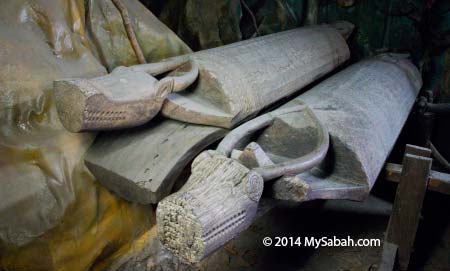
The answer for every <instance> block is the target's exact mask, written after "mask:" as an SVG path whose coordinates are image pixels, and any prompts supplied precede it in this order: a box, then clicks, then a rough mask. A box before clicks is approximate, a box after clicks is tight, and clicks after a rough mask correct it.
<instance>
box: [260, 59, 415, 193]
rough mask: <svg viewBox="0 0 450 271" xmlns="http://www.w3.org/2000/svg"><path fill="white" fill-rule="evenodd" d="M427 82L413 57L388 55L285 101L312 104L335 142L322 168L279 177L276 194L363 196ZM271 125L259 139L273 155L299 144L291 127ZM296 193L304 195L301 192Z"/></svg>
mask: <svg viewBox="0 0 450 271" xmlns="http://www.w3.org/2000/svg"><path fill="white" fill-rule="evenodd" d="M421 85H422V81H421V76H420V73H419V72H418V70H417V69H416V68H415V67H414V65H413V64H412V63H411V62H410V61H408V60H407V59H404V58H402V57H400V56H397V55H382V56H377V57H375V58H372V59H369V60H365V61H362V62H360V63H357V64H355V65H352V66H350V67H349V68H347V69H345V70H343V71H342V72H340V73H338V74H336V75H334V76H332V77H331V78H329V79H327V80H325V81H324V82H322V83H320V84H319V85H317V86H315V87H314V88H312V89H311V90H309V91H308V92H306V93H304V94H302V95H300V96H298V97H297V98H295V99H293V100H292V101H291V102H289V103H287V104H286V105H284V106H283V108H284V107H289V106H294V105H297V104H306V105H308V106H310V107H311V109H312V110H313V111H314V113H315V114H316V115H317V117H318V118H319V120H320V121H321V122H322V123H324V124H326V125H327V127H328V130H329V133H330V142H331V143H330V151H329V152H328V155H327V157H326V158H325V160H324V162H323V163H322V164H321V165H320V166H319V167H317V168H315V169H314V170H310V171H308V172H304V173H302V174H299V175H298V176H297V177H298V179H300V180H302V182H300V181H298V180H297V179H295V178H294V179H292V180H289V179H286V178H283V179H280V180H277V181H275V183H274V186H273V187H272V189H273V190H274V191H273V195H274V196H275V197H276V198H279V199H284V200H295V201H297V200H300V201H303V200H309V199H310V198H316V197H318V196H321V195H322V196H323V197H326V198H333V196H334V198H335V199H342V198H344V199H354V200H361V199H363V198H364V197H365V196H367V195H368V192H369V191H370V189H371V188H372V186H373V185H374V183H375V181H376V179H377V176H378V175H379V173H380V171H381V169H382V168H383V165H384V163H385V160H386V158H387V157H388V155H389V153H390V151H391V149H392V147H393V146H394V144H395V142H396V140H397V137H398V135H399V133H400V131H401V129H402V127H403V125H404V123H405V121H406V118H407V117H408V115H409V112H410V110H411V108H412V106H413V104H414V101H415V97H416V95H417V93H418V92H419V89H420V87H421ZM380 108H383V110H380ZM293 123H295V122H293ZM271 129H272V130H273V131H269V130H270V129H267V130H266V131H265V132H264V133H263V134H262V135H261V136H260V138H262V139H264V140H259V141H258V140H256V142H258V143H259V144H260V145H261V147H262V148H263V149H264V150H266V151H267V152H268V153H271V152H273V150H276V151H277V152H278V153H284V154H288V153H289V151H290V149H294V148H295V147H296V146H295V143H296V142H297V141H292V142H295V143H289V141H290V140H289V137H288V136H287V135H284V133H287V134H292V132H291V131H290V132H283V133H279V132H278V131H280V130H283V131H286V128H285V127H283V128H281V127H275V126H273V128H271ZM283 135H284V136H283ZM283 137H284V138H283ZM299 138H300V137H299ZM280 145H281V146H280ZM298 145H299V144H298ZM283 146H287V147H283ZM269 156H270V155H269ZM305 184H306V185H310V184H314V185H316V184H317V188H314V187H308V189H306V188H305ZM319 184H323V185H324V186H323V187H322V186H319ZM328 185H329V186H328ZM327 186H328V188H326V187H327ZM293 187H295V188H293ZM362 188H363V189H362ZM345 189H348V193H347V194H345ZM293 191H299V193H300V194H299V195H298V196H295V195H294V194H293V193H292V192H293ZM286 192H289V193H287V194H286ZM303 193H312V194H311V195H310V196H306V195H303Z"/></svg>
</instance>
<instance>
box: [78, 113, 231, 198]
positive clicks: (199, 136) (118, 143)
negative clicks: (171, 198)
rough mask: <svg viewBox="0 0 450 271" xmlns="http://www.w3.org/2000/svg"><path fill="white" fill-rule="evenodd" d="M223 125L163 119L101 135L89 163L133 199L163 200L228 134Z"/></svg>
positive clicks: (89, 154)
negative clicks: (194, 161) (194, 162)
mask: <svg viewBox="0 0 450 271" xmlns="http://www.w3.org/2000/svg"><path fill="white" fill-rule="evenodd" d="M225 132H226V131H225V130H224V129H221V128H217V127H210V126H201V125H194V124H188V123H182V122H178V121H174V120H162V121H160V122H156V121H155V122H153V123H151V124H149V125H146V126H143V127H139V128H135V129H130V130H124V131H117V132H109V133H102V134H100V135H99V136H98V137H97V139H96V141H95V142H94V144H93V145H92V146H91V148H90V149H89V150H88V152H87V154H86V158H85V162H86V165H87V166H88V168H89V169H90V170H91V172H92V173H93V174H94V175H95V177H96V178H97V179H98V180H99V181H100V182H101V183H102V184H103V185H104V186H106V187H107V188H108V189H110V190H112V191H113V192H115V193H116V194H117V195H119V196H120V197H122V198H124V199H127V200H129V201H133V202H138V203H142V204H148V203H157V202H159V200H161V199H162V198H164V197H165V196H167V195H168V194H169V193H170V191H171V189H172V186H173V184H174V182H175V181H176V179H177V176H178V175H179V174H180V173H181V171H182V170H183V169H184V168H185V167H186V166H187V165H188V164H189V163H190V161H191V160H192V159H193V158H194V157H195V156H196V155H197V154H198V153H199V152H201V151H202V150H203V149H204V148H206V147H207V146H209V145H210V144H212V143H214V142H215V141H216V140H218V139H220V138H222V137H223V136H224V135H225Z"/></svg>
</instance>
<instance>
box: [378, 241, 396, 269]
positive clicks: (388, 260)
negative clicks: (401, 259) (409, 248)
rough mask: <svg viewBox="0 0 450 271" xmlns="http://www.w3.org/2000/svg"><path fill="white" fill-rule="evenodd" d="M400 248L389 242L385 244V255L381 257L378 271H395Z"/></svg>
mask: <svg viewBox="0 0 450 271" xmlns="http://www.w3.org/2000/svg"><path fill="white" fill-rule="evenodd" d="M397 250H398V246H397V245H396V244H392V243H389V242H384V245H383V254H382V255H381V262H380V266H379V267H378V271H393V270H394V267H395V259H396V257H397Z"/></svg>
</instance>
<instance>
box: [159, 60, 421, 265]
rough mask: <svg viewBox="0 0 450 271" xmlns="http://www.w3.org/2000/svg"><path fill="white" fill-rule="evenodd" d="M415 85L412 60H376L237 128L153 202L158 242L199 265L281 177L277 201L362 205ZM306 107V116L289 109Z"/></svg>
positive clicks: (246, 221)
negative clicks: (266, 187) (182, 180)
mask: <svg viewBox="0 0 450 271" xmlns="http://www.w3.org/2000/svg"><path fill="white" fill-rule="evenodd" d="M421 86H422V81H421V76H420V73H419V72H418V70H417V69H416V68H415V67H414V65H413V64H412V63H411V62H409V61H408V60H406V59H404V58H402V57H400V56H391V55H382V56H379V57H376V58H373V59H370V60H366V61H362V62H360V63H357V64H355V65H353V66H351V67H349V68H347V69H345V70H344V71H342V72H340V73H338V74H336V75H334V76H332V77H331V78H329V79H327V80H325V81H324V82H322V83H320V84H319V85H317V86H316V87H314V88H312V89H311V90H309V91H308V92H306V93H304V94H302V95H300V96H298V97H297V98H295V99H293V100H292V101H290V102H289V103H287V104H285V105H284V106H282V107H280V108H279V109H277V110H275V111H273V112H270V113H267V114H265V115H262V116H260V117H258V118H256V119H253V120H250V121H248V122H246V123H244V124H242V125H241V126H239V127H237V128H236V129H234V130H233V131H231V132H230V133H229V134H228V135H227V136H226V137H225V138H224V139H223V140H222V142H221V143H220V144H219V146H218V148H217V150H216V151H215V152H213V151H208V152H203V153H202V154H200V155H199V156H198V157H197V158H196V159H195V160H194V163H193V164H192V175H191V177H190V178H189V179H188V181H187V183H186V184H185V186H184V187H183V188H182V189H180V191H178V192H176V193H174V194H172V195H170V196H168V197H167V198H165V199H164V200H163V201H161V202H160V203H159V205H158V209H157V223H158V231H159V232H158V234H159V237H160V239H161V241H162V243H163V244H164V245H165V246H166V247H167V248H168V249H170V250H171V251H172V252H174V253H175V254H176V255H177V256H179V257H180V258H182V259H184V260H185V261H187V262H191V263H193V262H198V261H200V260H201V259H203V258H204V257H206V256H207V255H208V254H210V253H211V252H213V251H214V250H215V249H217V248H219V247H221V246H223V245H224V244H225V243H226V242H228V241H229V240H230V239H232V238H234V237H235V236H237V234H238V233H239V232H241V231H242V230H244V229H246V228H247V227H248V225H250V222H251V221H252V220H253V218H254V216H255V212H256V211H255V210H256V208H257V204H258V201H259V197H260V196H261V194H262V185H263V184H262V180H264V181H268V180H271V179H274V178H278V177H281V178H279V179H277V180H275V181H274V182H273V183H270V185H269V188H270V190H271V193H272V196H273V197H274V198H276V199H282V200H291V201H298V202H302V201H308V200H313V199H351V200H362V199H364V198H365V197H366V196H367V195H368V193H369V191H370V189H371V188H372V186H373V184H374V183H375V180H376V178H377V176H378V174H379V173H380V171H381V169H382V167H383V165H384V163H385V160H386V158H387V157H388V155H389V153H390V151H391V149H392V148H393V146H394V143H395V141H396V139H397V137H398V135H399V133H400V131H401V129H402V127H403V125H404V123H405V122H406V118H407V117H408V115H409V112H410V110H411V108H412V106H413V104H414V101H415V98H416V96H417V94H418V92H419V89H420V88H421ZM305 105H307V106H308V108H310V109H311V111H312V113H311V114H305V110H294V109H295V108H299V107H300V108H301V107H302V106H305ZM322 125H325V126H326V127H327V128H326V129H324V128H321V126H322ZM324 131H327V132H326V135H325V132H324ZM328 134H329V142H328ZM252 141H253V142H252ZM249 142H252V143H250V144H248V143H249ZM328 143H329V144H328ZM247 144H248V145H247ZM246 145H247V147H244V146H246ZM324 147H325V151H324ZM233 153H234V155H233ZM230 155H231V157H229V156H230ZM255 176H256V177H255ZM266 184H267V182H266Z"/></svg>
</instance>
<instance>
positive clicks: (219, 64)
mask: <svg viewBox="0 0 450 271" xmlns="http://www.w3.org/2000/svg"><path fill="white" fill-rule="evenodd" d="M341 29H343V28H341ZM340 31H342V30H340ZM191 57H192V59H193V60H194V61H195V62H196V63H197V64H198V65H199V69H200V76H199V81H198V83H197V84H196V85H195V86H194V87H192V89H191V91H188V92H184V93H174V94H170V95H169V97H168V102H167V103H165V105H164V106H163V108H162V113H163V114H164V115H165V116H167V117H169V118H173V119H177V120H181V121H185V122H191V123H200V124H206V125H212V126H220V127H226V128H230V127H233V126H235V125H236V124H238V123H240V122H242V121H243V120H245V119H247V118H249V117H252V116H254V115H255V114H257V113H258V112H259V111H260V110H261V109H263V108H264V107H266V106H268V105H270V104H272V103H274V102H276V101H278V100H280V99H281V98H284V97H286V96H288V95H290V94H293V93H294V92H295V91H298V90H300V89H301V88H302V87H305V86H306V85H308V84H310V83H312V82H313V81H314V80H316V79H318V78H320V77H322V76H323V75H325V74H326V73H328V72H330V71H332V70H333V69H334V68H336V67H337V66H339V65H340V64H342V63H343V62H344V61H346V60H347V59H348V58H349V57H350V52H349V49H348V47H347V44H346V41H345V39H344V38H343V37H342V35H341V34H340V32H339V30H336V29H335V28H333V27H330V26H326V25H321V26H310V27H302V28H297V29H294V30H290V31H285V32H281V33H276V34H272V35H267V36H264V37H258V38H254V39H250V40H246V41H242V42H237V43H234V44H230V45H227V46H223V47H218V48H214V49H209V50H205V51H200V52H196V53H193V54H192V55H191Z"/></svg>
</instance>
